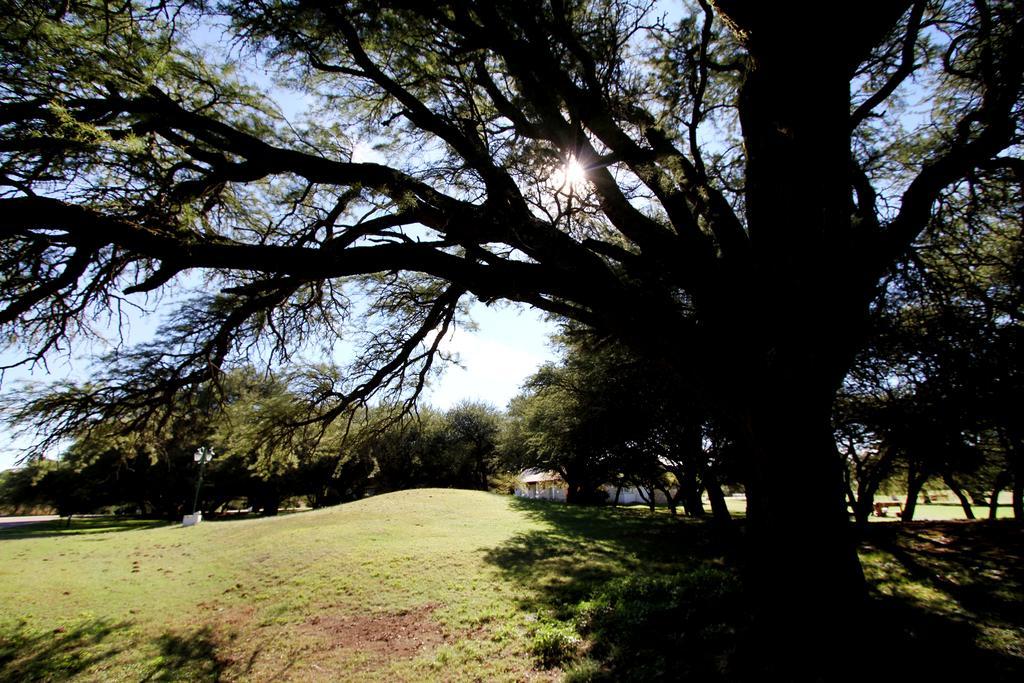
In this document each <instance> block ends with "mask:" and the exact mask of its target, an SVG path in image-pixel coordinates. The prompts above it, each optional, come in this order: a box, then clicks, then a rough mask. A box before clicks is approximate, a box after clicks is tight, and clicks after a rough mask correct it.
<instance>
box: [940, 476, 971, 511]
mask: <svg viewBox="0 0 1024 683" xmlns="http://www.w3.org/2000/svg"><path fill="white" fill-rule="evenodd" d="M942 481H943V482H945V484H946V486H948V487H949V490H950V491H952V492H953V495H955V496H956V497H957V499H958V500H959V501H960V507H961V508H963V510H964V515H965V516H966V517H967V519H975V517H974V510H973V509H972V508H971V501H970V500H969V499H968V498H967V496H966V495H965V494H964V490H963V488H961V486H960V483H959V482H958V481H957V480H956V479H954V478H953V475H952V474H947V475H946V476H944V477H943V478H942Z"/></svg>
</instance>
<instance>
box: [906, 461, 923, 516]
mask: <svg viewBox="0 0 1024 683" xmlns="http://www.w3.org/2000/svg"><path fill="white" fill-rule="evenodd" d="M927 480H928V477H926V476H924V475H922V474H919V473H915V472H914V471H913V469H911V470H910V471H909V472H908V473H907V500H906V501H905V502H904V503H903V521H904V522H912V521H914V514H915V513H916V512H917V498H918V496H920V495H921V489H922V488H923V487H924V483H925V482H926V481H927Z"/></svg>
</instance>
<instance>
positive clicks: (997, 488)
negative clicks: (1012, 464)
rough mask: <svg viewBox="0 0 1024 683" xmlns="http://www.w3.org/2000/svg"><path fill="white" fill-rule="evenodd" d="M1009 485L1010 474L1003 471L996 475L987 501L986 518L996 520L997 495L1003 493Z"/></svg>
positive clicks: (997, 510) (997, 509)
mask: <svg viewBox="0 0 1024 683" xmlns="http://www.w3.org/2000/svg"><path fill="white" fill-rule="evenodd" d="M1008 483H1010V473H1009V472H1006V471H1005V470H1004V471H1002V472H1000V473H999V474H998V475H996V480H995V482H993V484H992V497H991V498H989V501H988V518H989V519H996V518H997V517H998V515H999V494H1000V493H1002V492H1003V489H1004V488H1006V485H1007V484H1008Z"/></svg>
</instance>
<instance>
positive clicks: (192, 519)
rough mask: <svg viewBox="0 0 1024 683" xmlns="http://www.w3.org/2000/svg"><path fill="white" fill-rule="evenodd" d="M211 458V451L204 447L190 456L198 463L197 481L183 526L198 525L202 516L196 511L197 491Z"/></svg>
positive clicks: (197, 504) (212, 454)
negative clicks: (190, 511) (189, 513)
mask: <svg viewBox="0 0 1024 683" xmlns="http://www.w3.org/2000/svg"><path fill="white" fill-rule="evenodd" d="M213 456H214V453H213V449H212V448H207V447H206V446H200V447H199V448H198V449H197V450H196V452H195V454H194V455H193V456H192V459H193V460H195V461H196V462H197V463H199V479H198V480H197V481H196V495H195V498H193V499H192V514H191V515H185V519H183V520H182V524H183V525H184V526H192V525H194V524H198V523H199V521H200V520H201V519H202V515H201V514H200V513H199V511H198V510H197V508H198V507H199V489H201V488H202V486H203V473H204V472H205V471H206V463H208V462H210V461H211V460H213Z"/></svg>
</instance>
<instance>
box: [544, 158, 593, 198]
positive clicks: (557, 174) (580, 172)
mask: <svg viewBox="0 0 1024 683" xmlns="http://www.w3.org/2000/svg"><path fill="white" fill-rule="evenodd" d="M551 184H552V185H553V186H554V187H555V189H556V190H557V191H558V192H560V193H562V194H569V195H576V194H582V193H584V192H585V191H586V187H587V168H586V166H584V165H583V164H581V163H580V161H579V159H577V158H576V157H575V156H570V157H569V158H568V159H566V160H565V163H564V164H562V165H561V166H559V167H558V168H556V169H555V171H554V172H553V173H552V174H551Z"/></svg>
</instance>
